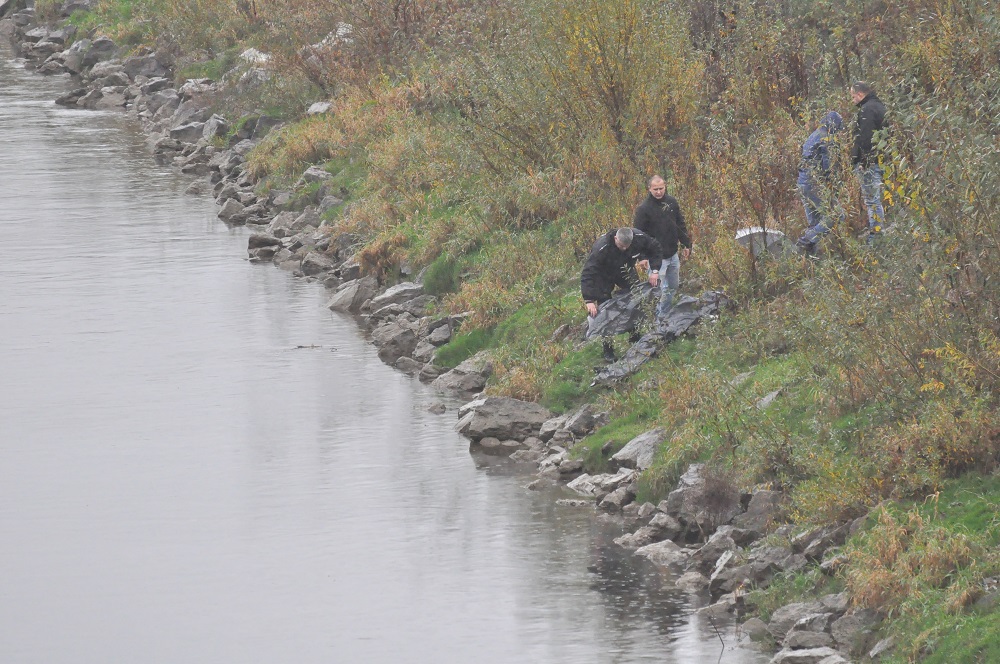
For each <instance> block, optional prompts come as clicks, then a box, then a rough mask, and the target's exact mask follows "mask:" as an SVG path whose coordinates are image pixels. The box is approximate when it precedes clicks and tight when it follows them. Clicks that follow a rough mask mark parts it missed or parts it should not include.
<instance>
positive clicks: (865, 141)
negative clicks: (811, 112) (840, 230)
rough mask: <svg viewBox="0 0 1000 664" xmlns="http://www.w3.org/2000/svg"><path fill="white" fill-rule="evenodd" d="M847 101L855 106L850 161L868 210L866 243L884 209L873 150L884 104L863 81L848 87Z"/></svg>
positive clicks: (871, 238)
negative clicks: (848, 95)
mask: <svg viewBox="0 0 1000 664" xmlns="http://www.w3.org/2000/svg"><path fill="white" fill-rule="evenodd" d="M851 100H852V101H853V102H854V104H855V105H856V106H857V107H858V113H857V116H856V117H855V122H854V146H853V148H852V149H851V164H852V165H853V166H854V170H855V172H856V173H857V174H858V179H859V180H860V181H861V196H862V198H864V200H865V207H866V208H867V209H868V241H867V242H868V244H871V243H872V242H874V241H875V240H876V238H878V236H879V235H881V234H882V226H883V225H884V224H885V208H884V207H883V205H882V166H881V165H880V164H879V154H878V151H877V150H876V149H875V145H874V135H875V132H877V131H880V130H881V129H883V128H884V127H885V104H883V103H882V100H880V99H879V98H878V96H876V95H875V90H874V89H872V87H871V86H870V85H868V84H867V83H865V82H864V81H858V82H857V83H855V84H854V85H852V86H851Z"/></svg>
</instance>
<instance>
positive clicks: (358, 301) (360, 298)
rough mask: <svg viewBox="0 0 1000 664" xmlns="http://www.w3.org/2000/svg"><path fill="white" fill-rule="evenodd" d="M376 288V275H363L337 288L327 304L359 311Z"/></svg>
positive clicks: (346, 310) (340, 308) (343, 309)
mask: <svg viewBox="0 0 1000 664" xmlns="http://www.w3.org/2000/svg"><path fill="white" fill-rule="evenodd" d="M268 228H270V227H268ZM376 288H378V282H377V281H376V280H375V278H374V277H362V278H361V279H355V280H354V281H348V282H347V283H345V284H343V285H342V286H341V287H340V288H339V289H338V290H337V293H336V295H334V296H333V298H331V299H330V301H329V302H328V303H327V305H326V306H327V308H329V309H330V310H332V311H341V312H351V313H357V312H358V311H360V310H361V305H362V304H364V303H365V302H366V301H368V300H369V299H371V296H372V294H374V292H375V289H376Z"/></svg>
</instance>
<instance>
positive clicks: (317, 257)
mask: <svg viewBox="0 0 1000 664" xmlns="http://www.w3.org/2000/svg"><path fill="white" fill-rule="evenodd" d="M332 269H333V261H331V260H330V259H329V258H327V257H326V256H325V255H323V254H321V253H320V252H318V251H310V252H309V253H307V254H306V255H305V256H304V257H303V258H302V274H304V275H306V276H307V277H314V276H316V275H318V274H323V273H325V272H329V271H330V270H332Z"/></svg>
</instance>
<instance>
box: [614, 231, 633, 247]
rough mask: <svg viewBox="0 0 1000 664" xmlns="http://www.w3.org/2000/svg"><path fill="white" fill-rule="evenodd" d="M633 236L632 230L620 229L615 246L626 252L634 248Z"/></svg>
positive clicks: (616, 235)
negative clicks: (631, 247)
mask: <svg viewBox="0 0 1000 664" xmlns="http://www.w3.org/2000/svg"><path fill="white" fill-rule="evenodd" d="M632 235H633V233H632V229H631V228H619V229H618V232H617V233H615V246H616V247H618V248H619V249H621V250H622V251H625V250H626V249H628V248H629V247H630V246H632Z"/></svg>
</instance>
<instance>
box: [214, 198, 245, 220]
mask: <svg viewBox="0 0 1000 664" xmlns="http://www.w3.org/2000/svg"><path fill="white" fill-rule="evenodd" d="M245 218H246V216H245V214H244V213H243V204H242V203H240V202H239V201H237V200H236V199H234V198H230V199H229V200H227V201H226V202H225V204H223V206H222V209H221V210H219V219H222V220H223V221H225V222H227V223H231V224H235V223H239V222H241V221H243V220H244V219H245Z"/></svg>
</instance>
